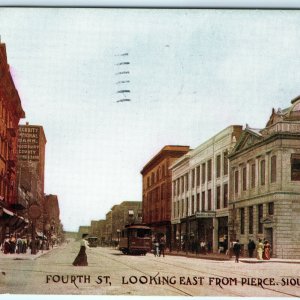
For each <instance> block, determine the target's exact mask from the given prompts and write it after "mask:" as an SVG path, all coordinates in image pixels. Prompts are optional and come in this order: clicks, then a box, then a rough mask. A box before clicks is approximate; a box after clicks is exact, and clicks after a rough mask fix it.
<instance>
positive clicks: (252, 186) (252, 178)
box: [251, 163, 255, 188]
mask: <svg viewBox="0 0 300 300" xmlns="http://www.w3.org/2000/svg"><path fill="white" fill-rule="evenodd" d="M251 188H255V163H254V164H252V165H251Z"/></svg>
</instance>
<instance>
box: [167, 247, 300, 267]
mask: <svg viewBox="0 0 300 300" xmlns="http://www.w3.org/2000/svg"><path fill="white" fill-rule="evenodd" d="M165 255H172V256H184V257H188V258H199V259H207V260H217V261H234V260H235V257H234V256H232V257H230V256H228V255H225V254H219V253H207V254H202V253H201V254H195V253H188V254H187V253H186V252H184V251H176V250H175V251H172V252H169V251H166V252H165ZM239 261H240V262H242V263H249V264H257V263H285V264H300V259H287V258H271V259H270V260H258V259H257V258H249V257H240V259H239Z"/></svg>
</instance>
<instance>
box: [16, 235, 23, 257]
mask: <svg viewBox="0 0 300 300" xmlns="http://www.w3.org/2000/svg"><path fill="white" fill-rule="evenodd" d="M22 245H23V241H22V239H21V237H20V236H19V235H18V238H17V254H20V253H22Z"/></svg>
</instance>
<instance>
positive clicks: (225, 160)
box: [223, 151, 228, 175]
mask: <svg viewBox="0 0 300 300" xmlns="http://www.w3.org/2000/svg"><path fill="white" fill-rule="evenodd" d="M227 155H228V152H227V151H225V152H224V153H223V175H227V174H228V158H227Z"/></svg>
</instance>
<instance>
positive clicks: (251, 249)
mask: <svg viewBox="0 0 300 300" xmlns="http://www.w3.org/2000/svg"><path fill="white" fill-rule="evenodd" d="M255 248H256V245H255V243H254V241H253V240H251V239H249V243H248V254H249V257H251V258H252V257H253V252H254V250H255Z"/></svg>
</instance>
